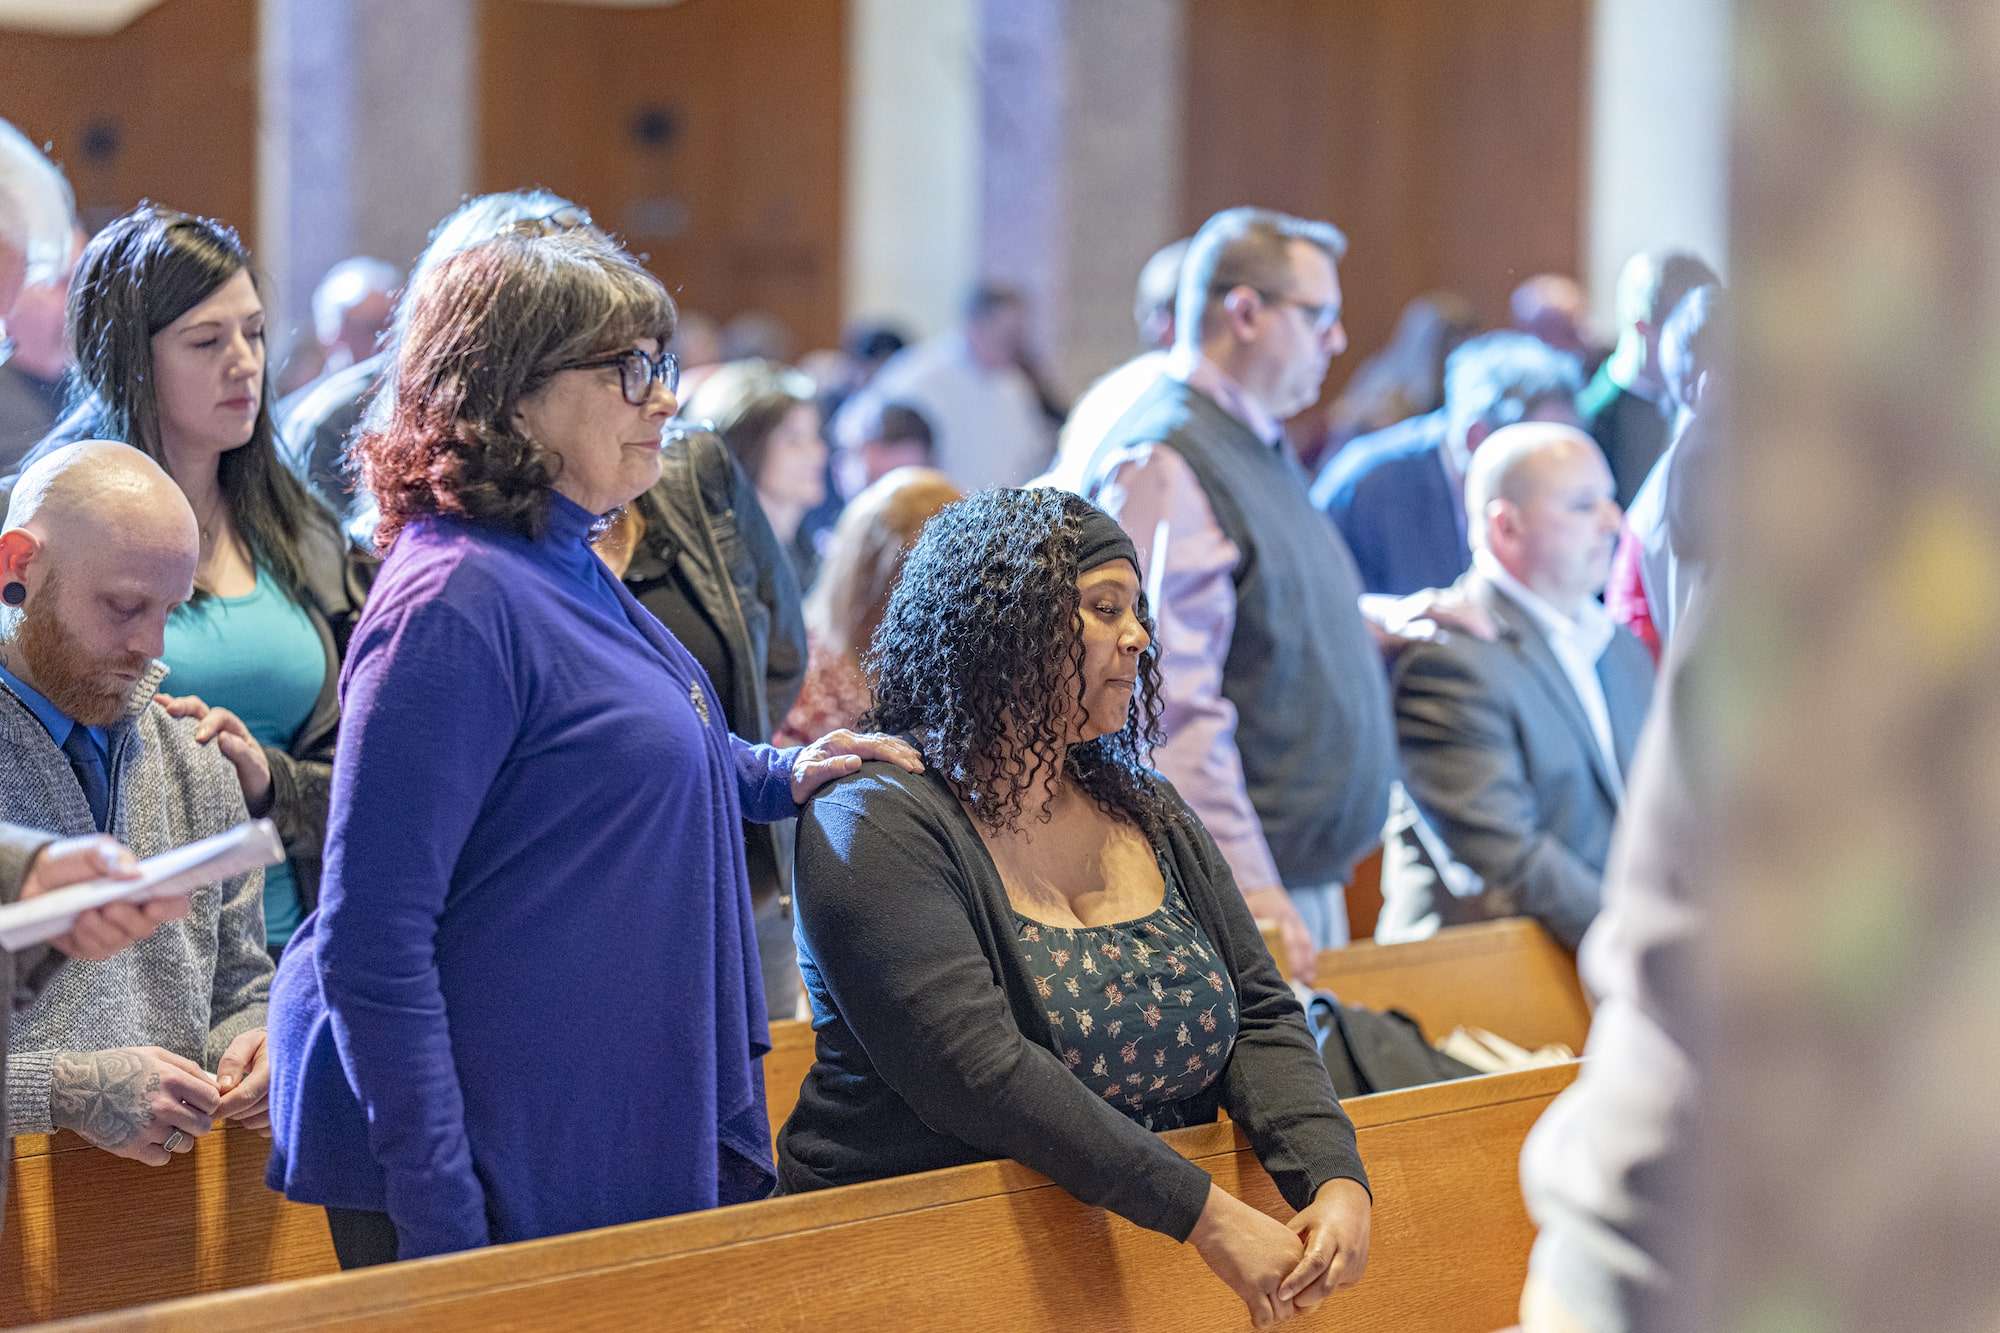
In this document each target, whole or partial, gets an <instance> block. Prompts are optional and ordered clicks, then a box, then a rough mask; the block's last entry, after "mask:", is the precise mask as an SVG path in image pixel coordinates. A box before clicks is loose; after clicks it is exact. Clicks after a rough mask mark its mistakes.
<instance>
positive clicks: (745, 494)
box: [625, 427, 806, 907]
mask: <svg viewBox="0 0 2000 1333" xmlns="http://www.w3.org/2000/svg"><path fill="white" fill-rule="evenodd" d="M660 459H661V468H660V480H659V481H658V483H656V484H655V485H654V486H653V488H652V489H651V490H649V491H647V492H646V493H645V494H644V495H642V496H640V497H639V498H638V500H637V501H635V502H634V507H635V508H637V509H638V511H639V516H640V517H641V518H642V519H643V520H644V521H645V531H644V532H643V533H642V534H641V535H640V537H639V543H638V548H637V549H636V550H635V551H634V552H633V553H632V563H631V566H630V567H629V568H628V569H627V570H626V571H625V586H626V587H628V588H630V589H631V590H632V595H633V596H634V597H637V598H638V599H639V602H640V604H641V605H643V606H645V607H646V609H647V610H649V611H651V612H653V614H654V615H656V616H659V617H660V619H661V620H662V621H663V622H665V623H667V624H672V623H673V617H672V616H671V615H670V614H663V613H662V612H663V604H664V603H665V602H666V601H668V600H669V599H672V600H674V601H682V600H685V598H686V596H687V595H688V594H689V593H692V595H693V597H694V600H695V601H696V602H697V603H698V606H697V608H696V609H697V610H699V611H700V612H701V613H702V615H703V616H704V617H705V618H706V619H707V620H708V621H709V623H710V624H712V625H713V626H714V627H715V629H716V631H717V634H718V636H719V637H720V639H721V641H722V645H723V651H724V652H725V653H726V654H727V656H728V659H729V661H728V683H727V684H726V685H725V684H724V683H723V682H721V681H717V682H714V683H715V685H716V688H717V689H718V691H720V692H721V693H722V694H723V695H724V698H723V711H724V715H725V716H726V717H727V718H728V719H729V729H730V730H731V731H733V732H735V733H736V734H737V735H738V736H741V737H742V738H743V739H744V740H747V741H767V740H769V739H770V737H771V732H772V730H773V728H774V727H775V726H776V725H777V723H778V722H779V721H781V720H783V718H784V716H785V714H786V713H788V712H790V711H791V707H792V702H793V701H794V700H795V699H797V698H798V694H799V686H800V684H801V683H802V682H803V681H804V679H805V672H806V626H805V619H804V616H803V615H802V614H801V611H800V606H799V603H800V594H799V583H798V579H797V577H796V576H795V575H794V574H793V572H792V566H791V562H790V560H789V559H787V557H786V555H785V551H784V548H783V547H782V546H780V545H779V543H778V537H777V534H776V533H775V532H773V531H772V530H771V523H770V520H769V519H767V518H765V517H764V509H763V506H762V505H760V504H758V502H757V492H756V489H755V488H754V487H753V486H752V485H751V483H750V478H749V477H748V476H747V475H745V474H744V472H743V469H742V468H741V467H739V466H738V465H737V463H736V460H735V459H734V458H733V457H731V455H730V453H729V450H728V448H727V447H726V446H725V445H724V444H723V443H722V441H721V440H720V439H719V438H718V437H717V436H716V435H715V434H713V433H712V432H710V431H708V430H705V429H693V428H680V429H678V430H676V429H675V428H673V427H670V428H669V433H668V437H667V441H666V444H665V446H664V447H663V448H662V450H661V455H660ZM677 574H678V575H679V577H678V578H676V577H675V576H676V575H677ZM793 824H794V821H792V820H789V819H787V820H783V821H781V822H779V823H776V824H748V825H746V826H745V830H746V836H747V842H746V852H747V856H748V861H749V872H750V896H751V900H752V902H753V903H754V904H756V905H757V906H758V907H763V906H764V905H765V904H767V903H768V902H769V901H770V899H771V898H772V897H774V896H776V895H779V894H788V893H789V892H790V891H791V878H792V837H793Z"/></svg>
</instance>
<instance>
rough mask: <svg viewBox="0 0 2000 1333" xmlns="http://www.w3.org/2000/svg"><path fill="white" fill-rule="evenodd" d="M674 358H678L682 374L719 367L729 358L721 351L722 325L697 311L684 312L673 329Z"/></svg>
mask: <svg viewBox="0 0 2000 1333" xmlns="http://www.w3.org/2000/svg"><path fill="white" fill-rule="evenodd" d="M674 355H676V356H678V357H679V358H680V359H681V374H682V375H686V374H687V373H688V372H689V371H690V370H702V369H705V368H706V367H709V366H718V365H721V364H722V363H723V362H724V361H725V360H727V359H728V358H727V357H726V356H724V355H723V351H722V326H721V325H720V324H718V323H716V322H715V320H714V318H713V317H711V316H709V315H705V314H703V313H702V312H701V311H699V310H683V311H682V312H681V319H680V323H679V324H676V325H675V326H674Z"/></svg>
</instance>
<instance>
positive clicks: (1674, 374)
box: [1604, 286, 1728, 659]
mask: <svg viewBox="0 0 2000 1333" xmlns="http://www.w3.org/2000/svg"><path fill="white" fill-rule="evenodd" d="M1727 307H1728V298H1727V297H1726V295H1725V294H1724V292H1723V290H1722V288H1720V287H1715V286H1708V287H1697V288H1695V289H1694V290H1693V291H1691V292H1689V293H1688V294H1687V295H1686V296H1685V297H1683V298H1681V303H1680V304H1679V305H1677V306H1675V307H1674V312H1673V314H1671V315H1669V316H1668V317H1667V325H1666V328H1665V329H1664V330H1663V331H1662V332H1661V334H1660V366H1661V369H1662V371H1663V372H1664V375H1665V378H1666V382H1667V390H1668V393H1669V394H1670V395H1671V396H1672V398H1673V401H1674V404H1675V420H1674V442H1673V443H1672V444H1670V445H1668V446H1667V451H1666V452H1665V453H1663V454H1661V455H1660V461H1659V462H1657V463H1655V464H1653V470H1652V472H1650V473H1649V474H1647V477H1646V481H1645V484H1644V485H1642V486H1641V487H1640V488H1639V494H1638V496H1637V497H1636V498H1635V499H1634V500H1633V501H1632V507H1631V509H1629V510H1628V511H1626V514H1625V532H1624V536H1623V537H1622V539H1621V540H1620V541H1619V543H1618V554H1617V555H1616V556H1614V557H1613V558H1612V562H1611V583H1610V585H1609V586H1608V587H1607V588H1606V589H1605V592H1604V605H1605V608H1606V609H1607V610H1609V611H1610V612H1611V616H1612V619H1614V620H1616V621H1617V622H1618V623H1619V624H1621V625H1623V626H1624V627H1625V628H1626V629H1629V630H1631V631H1632V633H1634V634H1636V635H1637V636H1638V637H1639V641H1640V642H1641V643H1643V644H1645V645H1646V647H1647V648H1648V649H1650V650H1651V651H1652V654H1653V656H1654V658H1655V659H1658V658H1659V657H1660V656H1661V655H1662V654H1663V652H1664V651H1665V649H1666V645H1667V642H1668V641H1669V640H1670V639H1671V638H1672V637H1673V633H1674V626H1675V623H1676V622H1677V621H1679V620H1680V619H1681V618H1682V617H1683V616H1684V615H1686V613H1687V610H1688V607H1689V605H1690V603H1691V602H1692V601H1693V599H1694V596H1695V592H1696V590H1697V588H1698V587H1699V586H1700V584H1701V581H1702V579H1703V577H1704V575H1705V573H1706V567H1707V564H1708V561H1709V559H1710V557H1712V556H1713V554H1714V552H1713V550H1712V549H1710V548H1711V547H1712V545H1713V540H1712V536H1711V534H1712V533H1713V532H1714V530H1715V526H1716V520H1715V518H1714V516H1713V515H1712V514H1711V513H1710V512H1709V511H1710V509H1711V507H1712V506H1713V505H1714V504H1715V503H1716V502H1717V501H1718V500H1719V499H1720V497H1719V496H1717V495H1714V494H1712V493H1711V482H1712V480H1713V477H1712V471H1713V461H1714V454H1715V449H1716V447H1717V445H1718V444H1719V443H1720V441H1721V440H1722V438H1723V431H1722V430H1721V428H1720V427H1719V425H1718V424H1717V418H1718V417H1719V415H1720V407H1721V401H1722V397H1723V387H1724V386H1723V378H1724V376H1723V365H1724V359H1725V355H1726V351H1725V349H1726V345H1727V341H1728V327H1727V324H1728V321H1727ZM1684 459H1685V460H1686V462H1685V463H1683V460H1684Z"/></svg>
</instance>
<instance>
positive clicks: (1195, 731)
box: [1082, 208, 1490, 976]
mask: <svg viewBox="0 0 2000 1333" xmlns="http://www.w3.org/2000/svg"><path fill="white" fill-rule="evenodd" d="M1346 248H1347V242H1346V239H1345V238H1344V237H1342V236H1341V234H1340V232H1339V231H1338V230H1336V229H1335V228H1334V227H1333V226H1332V225H1331V224H1330V223H1326V222H1315V221H1310V220H1307V219H1304V218H1295V217H1290V216H1288V215H1286V214H1283V213H1275V212H1271V211H1269V210H1267V209H1256V208H1235V209H1229V210H1227V211H1225V212H1222V213H1218V214H1216V215H1215V216H1214V217H1212V218H1210V219H1209V220H1208V221H1207V222H1206V223H1204V224H1203V225H1202V228H1201V230H1200V232H1198V233H1197V234H1196V235H1195V238H1194V240H1193V242H1192V243H1191V244H1190V246H1189V247H1188V253H1187V259H1186V262H1185V263H1184V265H1183V267H1182V269H1181V285H1180V293H1179V309H1178V314H1177V317H1176V324H1175V328H1176V334H1175V337H1176V342H1175V345H1174V350H1173V353H1172V354H1171V356H1170V357H1169V360H1168V364H1167V366H1166V370H1165V373H1164V375H1163V376H1162V378H1161V379H1160V380H1159V382H1158V383H1156V384H1155V385H1154V386H1153V387H1152V388H1151V389H1149V390H1148V391H1147V392H1146V393H1144V394H1143V395H1141V396H1140V398H1139V400H1138V402H1137V403H1135V404H1134V405H1133V406H1132V407H1131V409H1130V410H1128V411H1127V412H1126V413H1125V415H1124V416H1123V417H1122V418H1120V420H1119V421H1118V423H1117V424H1116V425H1115V426H1113V427H1112V428H1111V429H1110V431H1108V432H1107V433H1106V435H1105V437H1104V439H1103V441H1102V442H1101V443H1100V444H1099V445H1098V448H1097V452H1096V454H1095V456H1094V457H1093V458H1092V459H1091V460H1090V461H1089V463H1088V464H1087V465H1086V466H1085V468H1084V470H1083V482H1082V493H1083V494H1084V495H1085V496H1087V497H1088V498H1090V499H1092V500H1095V501H1096V502H1097V503H1098V504H1100V505H1102V506H1103V507H1104V509H1105V511H1106V512H1107V513H1109V514H1111V515H1112V516H1113V517H1114V518H1116V519H1117V520H1118V521H1119V523H1120V524H1122V525H1123V526H1124V528H1125V531H1126V534H1127V535H1128V536H1130V537H1131V538H1132V541H1133V543H1134V545H1136V546H1137V547H1138V550H1139V556H1140V560H1141V561H1142V562H1143V563H1144V565H1145V575H1146V584H1147V589H1148V595H1149V600H1150V601H1151V602H1152V603H1153V605H1152V607H1151V609H1152V612H1153V615H1154V617H1155V619H1156V622H1157V625H1158V633H1157V635H1156V636H1155V637H1156V638H1157V639H1158V640H1159V642H1160V644H1161V645H1162V648H1163V650H1164V651H1163V653H1162V656H1161V659H1160V669H1161V682H1160V700H1161V722H1162V724H1163V725H1164V726H1165V728H1166V733H1167V739H1166V743H1165V744H1164V745H1162V746H1161V747H1160V748H1159V750H1158V751H1157V752H1156V754H1155V756H1154V762H1155V763H1157V764H1158V766H1159V768H1160V771H1161V772H1162V773H1164V774H1166V775H1167V777H1169V778H1170V779H1172V780H1173V783H1174V785H1175V786H1176V787H1178V788H1179V789H1180V792H1181V795H1182V796H1183V797H1185V798H1186V799H1187V802H1188V804H1189V805H1190V806H1192V807H1193V808H1194V810H1195V813H1196V814H1198V815H1199V816H1200V817H1201V821H1202V823H1203V824H1204V825H1205V826H1206V827H1207V829H1208V832H1209V834H1210V835H1211V836H1212V837H1214V839H1215V841H1216V845H1217V846H1218V847H1219V848H1220V849H1221V851H1222V855H1223V859H1224V860H1225V861H1227V862H1228V864H1229V869H1230V871H1231V873H1232V874H1234V875H1235V877H1236V883H1237V886H1238V887H1239V888H1240V889H1241V890H1242V891H1243V896H1244V898H1245V899H1246V900H1247V901H1248V902H1249V904H1250V908H1251V911H1252V912H1253V913H1255V914H1256V915H1257V916H1258V917H1260V918H1264V919H1267V920H1273V921H1276V922H1277V923H1278V924H1279V925H1280V927H1281V928H1282V929H1283V932H1284V943H1285V951H1286V953H1287V954H1288V956H1289V961H1290V963H1291V966H1292V968H1293V971H1294V972H1295V974H1297V975H1301V976H1310V975H1311V974H1312V966H1313V956H1314V954H1315V952H1316V951H1317V950H1320V949H1327V948H1335V947H1338V946H1340V945H1342V944H1345V943H1346V942H1347V901H1346V887H1345V886H1346V882H1347V879H1348V877H1349V875H1350V874H1351V873H1352V871H1353V869H1354V865H1355V862H1356V861H1357V860H1359V859H1360V858H1361V857H1363V856H1365V855H1366V854H1367V853H1368V851H1369V850H1370V849H1371V848H1372V847H1374V845H1375V843H1376V841H1377V840H1378V839H1379V838H1380V836H1381V832H1382V821H1383V817H1384V816H1385V815H1386V814H1387V813H1388V808H1389V787H1390V783H1391V781H1392V780H1393V778H1394V776H1395V771H1396V746H1395V734H1394V731H1393V729H1392V726H1391V721H1390V713H1389V690H1388V682H1387V678H1386V673H1385V671H1384V668H1383V663H1382V654H1383V652H1384V651H1388V650H1392V649H1393V648H1394V647H1395V646H1396V644H1397V642H1398V639H1397V637H1396V636H1395V635H1394V634H1392V633H1390V632H1389V631H1388V630H1387V629H1386V628H1385V627H1384V626H1383V625H1381V624H1378V623H1374V622H1375V618H1376V617H1377V616H1380V617H1382V618H1383V619H1384V620H1390V619H1392V618H1393V620H1394V621H1395V622H1396V623H1401V622H1402V621H1403V620H1406V619H1408V618H1410V617H1411V616H1413V615H1416V614H1426V615H1429V616H1431V617H1433V618H1443V617H1445V616H1448V615H1450V614H1452V608H1451V607H1450V606H1447V605H1441V604H1440V603H1439V602H1438V600H1437V598H1436V595H1435V594H1433V593H1431V592H1428V591H1427V592H1425V593H1424V594H1421V595H1419V597H1418V598H1417V599H1413V600H1412V601H1411V602H1410V603H1408V604H1393V605H1392V604H1389V603H1388V602H1387V599H1378V601H1377V602H1376V603H1375V604H1372V605H1369V604H1366V599H1364V598H1363V595H1362V585H1361V577H1360V574H1359V572H1358V571H1357V570H1356V568H1355V564H1354V557H1353V556H1352V555H1351V554H1350V553H1349V552H1348V549H1347V546H1346V544H1345V543H1344V542H1343V541H1342V540H1341V537H1340V534H1339V533H1338V532H1337V531H1335V529H1334V527H1333V525H1332V524H1330V523H1328V522H1327V521H1326V519H1325V518H1324V517H1323V516H1322V515H1321V514H1320V512H1319V511H1318V510H1317V509H1315V508H1314V507H1313V504H1312V501H1311V499H1310V497H1309V496H1308V494H1307V489H1306V480H1305V474H1304V473H1303V471H1301V469H1300V467H1299V462H1298V457H1297V455H1295V454H1294V453H1293V452H1292V449H1291V446H1290V445H1289V444H1288V443H1287V442H1286V440H1285V437H1284V435H1283V432H1282V430H1281V429H1280V423H1281V422H1282V421H1283V420H1284V419H1285V418H1286V417H1289V416H1292V415H1294V414H1296V413H1298V412H1300V411H1302V410H1304V409H1305V408H1307V407H1309V406H1311V405H1312V402H1313V400H1314V399H1315V398H1317V397H1318V396H1319V390H1320V384H1321V382H1322V381H1323V380H1325V378H1326V371H1327V365H1328V363H1329V362H1330V361H1331V360H1332V359H1333V357H1334V356H1336V355H1338V354H1339V353H1340V352H1341V351H1342V350H1343V349H1344V348H1345V347H1346V346H1347V334H1346V332H1345V330H1344V329H1343V328H1342V326H1341V322H1340V311H1341V298H1340V279H1339V274H1338V272H1337V271H1336V262H1337V261H1338V260H1339V258H1340V257H1341V255H1342V254H1343V253H1344V252H1345V251H1346ZM1458 623H1460V624H1463V625H1465V626H1466V627H1467V628H1470V629H1474V630H1475V631H1476V632H1490V629H1488V628H1487V627H1486V625H1485V621H1484V619H1483V617H1478V616H1473V617H1472V618H1471V619H1469V620H1466V619H1461V620H1460V621H1459V622H1458Z"/></svg>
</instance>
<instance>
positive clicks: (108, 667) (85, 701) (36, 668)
mask: <svg viewBox="0 0 2000 1333" xmlns="http://www.w3.org/2000/svg"><path fill="white" fill-rule="evenodd" d="M54 594H55V580H54V579H49V580H48V581H47V582H46V583H44V584H43V585H42V591H41V595H40V596H38V597H36V598H35V601H34V604H33V605H32V606H29V607H27V608H25V609H24V610H23V611H22V612H21V619H20V624H19V625H18V626H17V628H16V631H15V634H14V640H13V643H12V645H11V647H12V649H13V653H12V656H14V658H15V661H16V662H18V663H19V664H20V665H21V666H24V667H26V668H27V671H26V673H25V674H26V675H27V677H28V682H29V683H30V684H31V685H33V686H34V687H35V688H36V689H37V690H40V691H41V693H42V696H43V697H44V698H46V699H47V700H48V701H49V702H50V703H52V704H54V705H55V706H56V707H57V708H58V709H60V710H61V711H62V714H63V716H64V717H67V718H68V719H69V720H70V721H72V722H80V723H82V724H83V725H84V726H86V727H108V726H111V725H113V724H114V723H116V722H117V721H118V720H119V719H120V718H122V717H124V716H125V710H126V707H127V705H128V704H129V703H130V701H131V697H132V685H131V683H130V682H128V681H124V680H120V679H118V678H117V676H116V674H115V673H117V672H121V671H123V672H132V673H135V674H136V673H143V672H144V671H145V670H146V668H147V667H148V666H150V665H151V662H150V661H149V659H147V658H144V657H135V656H131V655H128V654H125V653H118V654H115V655H113V656H110V657H93V656H91V654H90V653H89V652H88V651H87V650H86V649H85V648H84V646H83V645H82V644H81V643H79V642H77V640H76V636H75V635H73V634H71V633H70V632H69V628H68V626H66V625H64V624H63V623H62V617H61V616H59V615H58V614H56V608H55V603H56V598H55V595H54Z"/></svg>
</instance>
